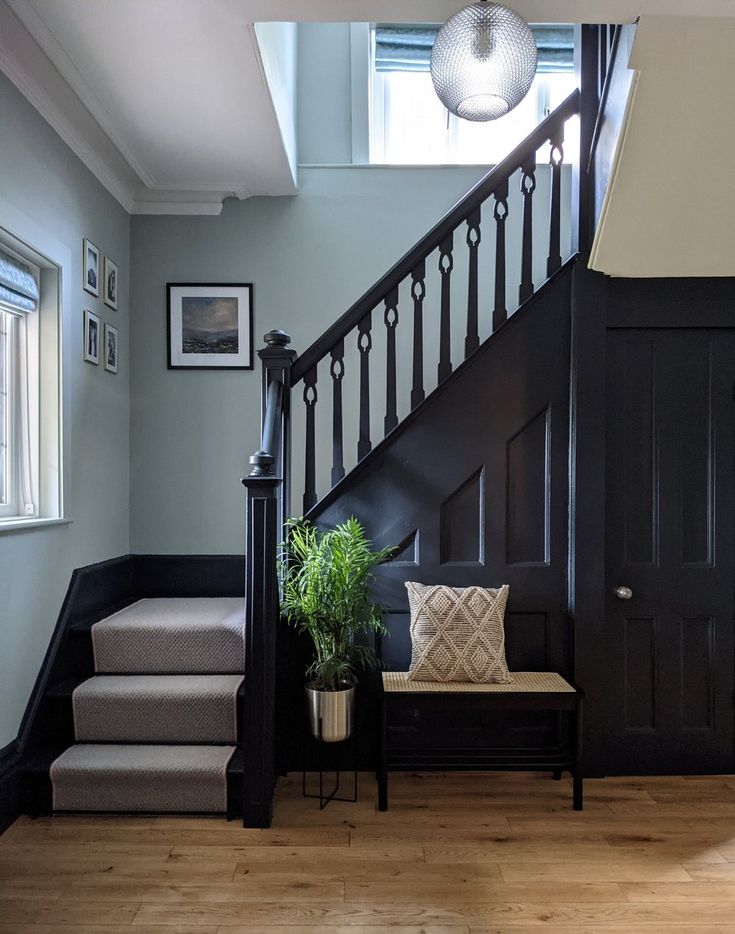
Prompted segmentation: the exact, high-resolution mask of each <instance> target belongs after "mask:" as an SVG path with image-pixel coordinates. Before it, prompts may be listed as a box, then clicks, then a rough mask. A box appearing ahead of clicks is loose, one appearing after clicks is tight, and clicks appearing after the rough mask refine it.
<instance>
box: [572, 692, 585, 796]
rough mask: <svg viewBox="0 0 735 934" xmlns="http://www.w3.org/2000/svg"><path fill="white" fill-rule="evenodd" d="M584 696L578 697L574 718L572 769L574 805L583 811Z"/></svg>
mask: <svg viewBox="0 0 735 934" xmlns="http://www.w3.org/2000/svg"><path fill="white" fill-rule="evenodd" d="M582 735H583V721H582V698H581V697H577V710H576V714H575V718H574V768H573V770H572V807H573V808H574V810H575V811H581V810H582V808H583V806H584V796H583V787H582Z"/></svg>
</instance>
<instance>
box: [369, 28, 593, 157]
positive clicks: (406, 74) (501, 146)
mask: <svg viewBox="0 0 735 934" xmlns="http://www.w3.org/2000/svg"><path fill="white" fill-rule="evenodd" d="M438 29H439V26H435V25H426V26H421V25H396V26H392V25H376V26H374V27H373V28H372V30H371V69H370V71H371V97H372V99H371V108H370V109H371V120H370V162H373V163H389V164H419V165H420V164H433V165H436V164H442V163H444V164H453V163H469V164H483V165H485V164H487V165H492V164H494V163H497V162H499V161H500V160H501V159H502V158H503V157H504V156H506V155H507V154H508V153H509V152H510V151H511V149H513V147H514V146H516V145H517V144H518V143H520V142H521V141H522V140H523V139H524V137H526V136H527V135H528V134H529V133H530V132H531V130H532V129H533V128H534V127H535V126H536V125H537V124H538V123H539V122H540V121H541V120H542V119H543V118H544V117H545V116H547V115H548V114H549V113H551V111H552V110H553V109H554V108H555V107H557V106H558V105H559V104H560V103H561V102H562V101H563V100H564V98H565V97H567V96H568V95H569V94H571V92H572V91H573V90H574V88H575V86H576V81H575V75H574V29H573V27H572V26H564V25H553V26H552V25H548V26H547V25H535V26H534V27H533V30H534V33H535V36H536V44H537V46H538V50H539V64H538V70H537V73H536V77H535V79H534V82H533V85H532V86H531V90H530V91H529V93H528V94H527V96H526V97H525V98H524V100H523V101H522V102H521V103H520V104H519V105H518V106H517V107H516V108H515V109H514V110H512V111H511V112H510V113H509V114H507V115H506V116H505V117H502V118H501V119H499V120H493V121H490V122H489V123H471V122H469V121H467V120H460V119H459V118H458V117H455V116H454V115H453V114H449V113H448V112H447V110H446V109H445V108H444V107H443V105H442V104H441V102H440V101H439V98H438V97H437V96H436V94H435V93H434V87H433V85H432V83H431V75H430V73H429V62H430V57H431V47H432V45H433V43H434V37H435V36H436V33H437V31H438ZM569 130H571V133H574V132H578V130H577V129H576V126H575V127H574V129H573V130H572V129H571V126H570V128H569ZM568 132H569V131H568ZM571 133H570V134H569V135H570V136H571ZM567 143H568V149H569V151H570V152H574V151H575V140H574V139H571V138H568V139H567ZM539 158H542V156H540V157H539Z"/></svg>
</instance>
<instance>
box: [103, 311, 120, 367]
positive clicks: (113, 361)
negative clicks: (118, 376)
mask: <svg viewBox="0 0 735 934" xmlns="http://www.w3.org/2000/svg"><path fill="white" fill-rule="evenodd" d="M104 364H105V369H106V370H107V371H108V372H109V373H117V328H115V327H113V326H112V325H111V324H108V322H107V321H105V356H104Z"/></svg>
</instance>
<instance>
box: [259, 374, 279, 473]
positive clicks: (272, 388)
mask: <svg viewBox="0 0 735 934" xmlns="http://www.w3.org/2000/svg"><path fill="white" fill-rule="evenodd" d="M282 415H283V383H282V382H281V380H280V379H274V380H272V381H271V383H270V385H269V386H268V389H267V390H266V403H265V418H264V419H263V431H262V433H261V439H260V452H259V453H266V454H270V456H271V457H272V458H273V463H275V462H276V460H277V459H278V453H279V447H280V430H279V429H280V425H281V418H282Z"/></svg>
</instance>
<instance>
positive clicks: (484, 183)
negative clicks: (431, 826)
mask: <svg viewBox="0 0 735 934" xmlns="http://www.w3.org/2000/svg"><path fill="white" fill-rule="evenodd" d="M578 112H579V89H577V88H575V90H574V91H572V93H571V94H570V95H569V97H567V99H566V100H565V101H563V102H562V103H561V104H560V105H559V106H558V107H557V108H556V110H554V111H553V113H551V114H549V116H548V117H546V119H545V120H543V121H542V122H541V123H539V125H538V126H537V127H536V129H535V130H534V131H533V132H532V133H531V134H530V135H529V136H527V137H526V139H524V140H523V142H522V143H520V144H519V145H518V146H516V148H515V149H514V150H513V151H512V152H511V153H509V155H507V156H506V157H505V158H504V159H503V160H502V161H501V162H499V163H498V164H497V165H496V166H494V167H493V168H492V169H491V170H490V171H489V172H488V173H487V174H486V175H484V176H483V177H482V178H481V179H480V181H479V182H477V184H476V185H475V186H474V187H473V188H471V189H470V190H469V191H468V192H467V194H466V195H465V196H464V197H463V198H462V199H461V200H460V201H458V202H457V204H455V205H454V207H453V208H450V210H449V211H447V213H446V214H445V215H444V217H442V219H441V220H440V221H439V222H438V223H437V224H435V225H434V226H433V227H432V228H431V230H430V231H429V232H428V233H427V234H426V235H425V236H423V237H422V238H421V239H420V240H419V241H418V242H417V243H416V244H415V245H414V246H413V247H412V248H411V249H410V250H409V251H408V253H406V254H405V256H403V257H402V258H401V259H399V260H398V262H397V263H396V264H395V265H394V266H392V267H391V268H390V269H389V270H388V272H387V273H386V274H385V275H384V276H383V277H382V278H380V279H378V281H377V282H376V283H375V285H373V286H371V287H370V288H369V289H368V290H367V292H365V294H364V295H362V296H361V297H360V298H358V300H357V301H356V302H355V303H354V304H353V305H352V306H351V307H350V308H349V309H348V310H347V311H346V312H345V313H344V314H343V315H342V316H341V317H339V318H338V319H337V320H336V321H335V322H334V324H333V325H332V326H331V327H329V328H327V330H326V331H325V332H324V333H323V334H322V335H321V337H318V338H317V339H316V340H315V341H314V343H313V344H311V345H310V346H309V347H308V348H307V349H306V350H305V351H304V352H303V353H302V354H301V355H300V356H299V358H298V359H297V361H296V363H295V364H294V367H293V372H292V377H291V378H292V383H293V384H296V383H298V382H299V380H301V379H303V378H304V376H305V375H306V374H307V373H308V371H309V370H311V369H312V368H313V367H314V366H315V365H316V364H317V363H319V362H320V361H321V360H322V359H323V358H324V357H325V356H326V355H327V354H328V353H329V352H330V351H331V350H332V348H333V347H334V346H335V345H336V344H337V342H338V341H340V340H343V339H344V338H345V337H346V336H347V335H348V334H349V333H350V332H351V331H353V330H354V329H355V328H356V327H357V326H358V324H359V323H360V322H361V320H362V319H363V318H364V317H365V315H366V314H367V313H368V312H370V311H372V310H373V309H374V308H375V307H376V306H377V305H379V304H380V302H382V301H383V300H384V299H385V297H386V295H388V294H389V293H390V292H391V290H393V289H395V288H397V287H398V286H399V285H400V283H401V282H403V280H404V279H406V278H407V277H408V276H409V275H411V273H412V272H413V270H414V269H415V267H416V266H417V264H418V263H419V262H420V261H421V260H425V259H426V257H427V256H429V254H431V253H433V251H434V250H435V249H437V247H439V246H440V245H441V244H442V242H443V241H445V240H447V238H448V237H450V236H451V235H452V234H453V233H454V231H455V230H456V229H457V228H458V227H459V226H460V225H461V224H462V223H465V222H466V221H467V220H468V218H469V217H470V215H472V214H473V213H474V212H476V209H477V208H480V207H481V205H482V204H483V203H484V202H485V201H487V199H488V198H489V197H490V196H491V195H494V194H495V193H496V192H497V191H498V189H499V188H501V187H502V186H503V185H504V184H507V182H508V179H509V178H510V177H511V175H513V174H514V173H515V172H516V171H517V170H518V169H522V168H525V167H527V165H528V160H529V157H530V156H534V157H535V155H536V152H537V150H538V149H540V148H541V147H542V146H543V145H545V144H546V143H548V142H550V141H553V140H554V138H555V137H557V135H558V133H559V131H560V130H562V131H563V127H564V124H565V123H566V122H567V120H569V118H570V117H573V116H575V115H576V114H577V113H578ZM560 142H563V135H562V137H561V141H560ZM560 165H561V161H560V162H559V166H560ZM533 171H534V169H533V167H529V175H531V174H532V173H533ZM528 203H529V204H530V199H529V201H528ZM478 223H479V221H478Z"/></svg>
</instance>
